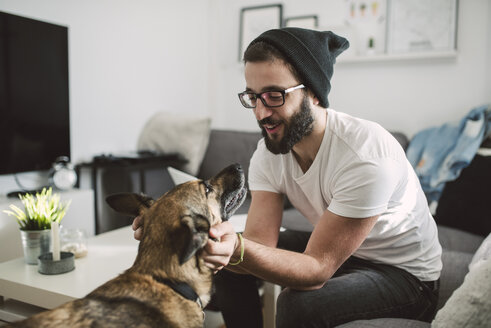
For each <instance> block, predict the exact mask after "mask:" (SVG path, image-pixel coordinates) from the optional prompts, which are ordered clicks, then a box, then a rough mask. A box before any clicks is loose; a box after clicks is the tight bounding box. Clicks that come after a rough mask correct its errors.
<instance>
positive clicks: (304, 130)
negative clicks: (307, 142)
mask: <svg viewBox="0 0 491 328" xmlns="http://www.w3.org/2000/svg"><path fill="white" fill-rule="evenodd" d="M278 123H283V138H281V139H279V137H278V136H275V135H273V136H269V135H268V133H267V132H266V129H265V128H264V127H263V124H271V125H273V124H278ZM313 123H314V117H313V116H312V109H311V107H310V104H309V102H308V99H307V97H304V98H303V100H302V104H301V105H300V109H299V111H298V112H296V113H295V114H293V115H292V116H291V117H290V119H289V120H288V121H285V120H278V121H274V120H272V119H271V118H270V117H267V118H265V119H263V120H261V121H258V124H259V127H260V128H261V132H262V135H263V137H264V141H265V143H266V148H267V149H268V150H269V151H270V152H272V153H273V154H275V155H278V154H286V153H288V152H289V151H290V150H291V149H292V148H293V146H295V144H296V143H297V142H299V141H300V140H302V138H303V137H305V136H308V135H310V134H311V133H312V129H313Z"/></svg>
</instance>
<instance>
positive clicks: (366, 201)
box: [205, 28, 442, 328]
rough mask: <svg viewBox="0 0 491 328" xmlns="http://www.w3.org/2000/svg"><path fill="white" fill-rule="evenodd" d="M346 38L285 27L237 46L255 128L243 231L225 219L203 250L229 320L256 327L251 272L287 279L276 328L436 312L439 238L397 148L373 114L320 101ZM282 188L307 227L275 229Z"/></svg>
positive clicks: (416, 316)
mask: <svg viewBox="0 0 491 328" xmlns="http://www.w3.org/2000/svg"><path fill="white" fill-rule="evenodd" d="M347 47H348V41H347V40H346V39H344V38H342V37H340V36H337V35H335V34H334V33H332V32H318V31H312V30H305V29H298V28H284V29H276V30H270V31H267V32H264V33H263V34H261V35H260V36H259V37H258V38H256V39H255V40H254V41H252V43H251V44H250V45H249V47H248V48H247V50H246V52H245V55H244V62H245V80H246V91H244V92H242V93H240V94H239V98H240V100H241V102H242V104H243V105H244V106H245V107H246V108H250V110H251V111H252V112H253V114H254V115H255V117H256V119H257V121H258V123H259V126H260V127H261V130H262V133H263V136H264V138H263V139H262V140H261V141H260V142H259V143H258V147H257V150H256V152H255V153H254V155H253V157H252V159H251V164H250V169H249V186H250V190H251V194H252V203H251V206H250V209H249V213H248V218H247V225H246V228H245V231H244V233H243V238H240V236H238V235H237V234H236V233H235V231H234V230H233V228H232V225H231V224H230V223H229V222H225V223H222V224H220V225H218V226H215V227H213V228H212V230H211V231H210V235H211V236H212V237H215V238H219V239H220V242H213V241H211V240H210V241H209V242H208V244H207V246H206V251H205V260H206V261H207V265H208V266H209V267H211V268H213V269H214V270H218V271H219V272H218V273H217V276H216V286H217V291H216V297H217V303H218V306H219V308H220V310H221V311H222V314H223V316H224V319H225V322H226V326H227V328H233V327H262V317H261V307H260V303H259V297H258V295H257V284H256V278H254V277H258V278H260V279H263V280H267V281H271V282H274V283H276V284H279V285H281V286H284V287H286V288H285V289H284V290H283V291H282V292H281V294H280V296H279V298H278V303H277V318H276V322H277V326H278V327H295V328H297V327H333V326H336V325H339V324H341V323H344V322H348V321H352V320H357V319H370V318H377V317H403V318H414V319H418V320H425V321H431V319H432V318H433V315H434V312H435V307H436V301H437V297H438V279H439V276H440V271H441V267H442V262H441V247H440V245H439V242H438V236H437V229H436V224H435V222H434V220H433V218H432V216H431V214H430V211H429V209H428V206H427V202H426V199H425V196H424V194H423V192H422V190H421V187H420V184H419V181H418V179H417V177H416V175H415V173H414V171H413V169H412V167H411V165H410V164H409V163H408V161H407V159H406V156H405V154H404V151H403V149H402V148H401V146H400V145H399V144H398V142H397V141H396V140H395V139H394V138H393V137H392V136H391V135H390V133H388V132H387V131H386V130H384V129H383V128H382V127H380V126H379V125H377V124H376V123H373V122H369V121H366V120H362V119H358V118H354V117H351V116H349V115H346V114H342V113H338V112H336V111H334V110H332V109H328V106H329V104H328V101H327V95H328V93H329V90H330V79H331V77H332V74H333V64H334V62H335V58H336V57H337V56H338V55H339V54H340V53H341V52H342V51H344V50H345V49H346V48H347ZM283 195H286V196H288V198H289V200H290V201H291V203H292V204H293V205H294V206H295V207H296V208H297V209H298V210H299V211H300V212H301V213H302V214H303V215H304V216H305V217H306V218H307V219H308V220H309V221H310V222H311V223H312V224H313V226H314V229H313V232H312V234H305V233H296V232H291V231H287V232H285V233H280V232H279V231H280V226H281V220H282V212H283ZM241 253H242V254H241ZM242 258H243V260H242ZM223 268H224V269H225V270H222V269H223Z"/></svg>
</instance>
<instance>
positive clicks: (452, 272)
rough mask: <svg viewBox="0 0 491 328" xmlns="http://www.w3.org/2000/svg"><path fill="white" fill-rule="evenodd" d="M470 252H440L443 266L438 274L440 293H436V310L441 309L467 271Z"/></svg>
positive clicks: (470, 258)
mask: <svg viewBox="0 0 491 328" xmlns="http://www.w3.org/2000/svg"><path fill="white" fill-rule="evenodd" d="M472 255H473V254H471V253H464V252H456V251H444V252H443V254H442V262H443V268H442V273H441V275H440V294H439V295H438V305H437V310H438V309H441V308H442V307H443V306H444V305H445V303H446V302H447V300H448V299H449V297H450V296H451V295H452V293H453V292H454V290H455V289H457V288H458V287H459V286H460V285H461V284H462V282H463V281H464V278H465V275H466V274H467V272H469V263H470V262H471V260H472Z"/></svg>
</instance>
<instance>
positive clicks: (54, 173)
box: [48, 156, 77, 190]
mask: <svg viewBox="0 0 491 328" xmlns="http://www.w3.org/2000/svg"><path fill="white" fill-rule="evenodd" d="M48 179H49V184H50V186H52V187H54V188H56V189H60V190H68V189H71V188H73V187H74V186H75V184H76V183H77V173H76V172H75V168H74V166H73V165H72V163H70V159H69V158H68V157H66V156H60V157H58V158H57V159H56V160H55V162H54V163H53V166H52V167H51V169H50V170H49V173H48Z"/></svg>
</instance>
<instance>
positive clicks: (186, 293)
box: [153, 276, 203, 309]
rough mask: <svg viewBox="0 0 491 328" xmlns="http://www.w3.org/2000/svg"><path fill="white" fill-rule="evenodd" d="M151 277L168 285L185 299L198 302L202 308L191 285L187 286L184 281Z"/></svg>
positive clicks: (199, 299)
mask: <svg viewBox="0 0 491 328" xmlns="http://www.w3.org/2000/svg"><path fill="white" fill-rule="evenodd" d="M153 279H155V280H156V281H158V282H160V283H161V284H164V285H167V286H169V287H170V288H172V289H173V290H174V291H175V292H176V293H178V294H179V295H181V296H182V297H184V298H185V299H188V300H190V301H193V302H196V303H198V305H199V307H200V308H201V309H203V303H202V302H201V298H199V295H198V294H196V292H195V291H194V289H192V288H191V286H189V285H188V284H186V283H185V282H175V281H172V280H170V279H167V278H162V277H158V276H153Z"/></svg>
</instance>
